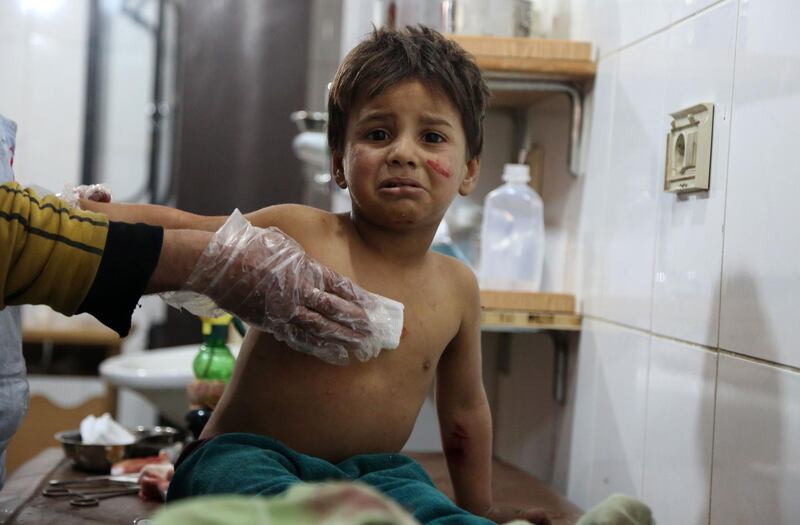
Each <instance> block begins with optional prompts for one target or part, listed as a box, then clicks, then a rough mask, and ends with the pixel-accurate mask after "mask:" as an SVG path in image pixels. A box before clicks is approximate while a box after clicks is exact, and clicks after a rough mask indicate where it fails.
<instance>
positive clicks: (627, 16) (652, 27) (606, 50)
mask: <svg viewBox="0 0 800 525" xmlns="http://www.w3.org/2000/svg"><path fill="white" fill-rule="evenodd" d="M674 1H675V0H572V7H571V11H570V18H571V25H572V29H571V38H573V39H576V40H588V41H590V42H592V43H594V44H595V45H596V46H597V49H598V51H599V53H600V55H601V56H607V55H608V54H610V53H612V52H614V51H617V50H619V49H620V48H621V47H624V46H628V45H630V44H632V43H634V42H635V41H637V40H640V39H642V38H645V37H646V36H648V35H651V34H653V33H655V32H657V31H658V30H660V29H663V28H665V27H667V26H668V25H669V23H670V18H671V14H672V3H673V2H674Z"/></svg>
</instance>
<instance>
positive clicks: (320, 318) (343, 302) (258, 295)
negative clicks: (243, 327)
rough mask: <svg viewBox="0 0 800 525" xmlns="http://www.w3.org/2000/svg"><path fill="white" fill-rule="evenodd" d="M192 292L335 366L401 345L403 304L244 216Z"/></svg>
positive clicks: (212, 245)
mask: <svg viewBox="0 0 800 525" xmlns="http://www.w3.org/2000/svg"><path fill="white" fill-rule="evenodd" d="M185 288H186V289H188V290H191V291H194V292H197V293H200V294H203V295H205V296H207V297H209V298H211V299H212V300H213V301H214V302H215V303H216V305H218V306H219V307H221V308H223V309H225V310H227V311H230V312H232V313H234V314H236V315H237V316H239V317H240V318H241V319H242V320H243V321H245V322H247V323H248V324H251V325H253V326H255V327H257V328H260V329H262V330H265V331H267V332H270V333H272V334H273V335H274V336H275V337H276V338H277V339H278V340H280V341H284V342H286V343H287V344H288V345H289V346H290V347H291V348H293V349H295V350H298V351H301V352H304V353H308V354H312V355H315V356H317V357H319V358H320V359H322V360H324V361H326V362H329V363H333V364H347V363H348V361H349V354H350V353H351V352H353V353H354V354H355V355H356V357H357V358H358V359H359V360H362V361H365V360H367V359H371V358H373V357H375V356H377V355H378V353H380V351H381V349H383V348H395V347H397V345H398V344H399V340H400V331H401V330H402V305H401V304H400V303H397V302H395V301H391V300H389V299H386V298H383V297H380V296H378V295H375V294H372V293H370V292H367V291H366V290H364V289H362V288H360V287H359V286H358V285H356V284H354V283H353V282H352V281H350V280H349V279H347V278H346V277H344V276H342V275H339V274H337V273H336V272H333V271H332V270H330V269H328V268H326V267H324V266H322V265H321V264H319V263H318V262H317V261H315V260H313V259H311V258H310V257H308V255H306V253H305V251H304V250H303V248H302V247H301V246H300V245H299V244H298V243H297V242H296V241H294V240H293V239H292V238H290V237H288V236H287V235H286V234H284V233H283V232H282V231H280V230H279V229H277V228H256V227H254V226H252V225H251V224H250V223H249V222H247V220H246V219H245V218H244V217H243V216H242V215H241V214H239V213H238V212H236V213H234V215H232V216H231V218H230V219H229V220H228V221H227V222H226V223H225V225H224V226H223V227H222V228H220V230H219V231H218V232H217V233H216V234H215V235H214V237H213V238H212V240H211V242H209V244H208V246H207V247H206V249H205V251H204V252H203V254H202V255H201V256H200V258H199V259H198V261H197V264H196V265H195V269H194V271H193V272H192V275H191V277H190V278H189V280H188V282H187V283H186V286H185ZM178 298H179V301H178V303H179V304H178V305H179V306H183V307H187V309H189V310H190V311H193V312H195V313H197V312H196V311H194V310H193V308H192V306H191V305H189V304H186V302H185V301H181V300H180V296H178ZM168 302H171V303H173V304H174V303H175V301H174V300H170V299H168Z"/></svg>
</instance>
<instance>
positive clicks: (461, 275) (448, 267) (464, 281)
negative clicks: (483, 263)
mask: <svg viewBox="0 0 800 525" xmlns="http://www.w3.org/2000/svg"><path fill="white" fill-rule="evenodd" d="M432 255H433V256H434V257H435V260H436V267H437V270H436V272H437V274H438V275H437V276H436V277H437V278H439V279H443V280H444V282H446V283H447V286H448V288H450V292H451V293H453V294H454V296H455V297H458V299H459V300H460V301H462V304H464V305H465V306H468V305H470V306H471V305H472V304H474V303H475V302H477V303H478V304H480V288H479V287H478V279H477V277H475V272H473V271H472V269H471V268H470V267H469V266H467V265H466V264H464V263H462V262H461V261H459V260H458V259H456V258H455V257H450V256H447V255H442V254H440V253H435V252H433V253H432Z"/></svg>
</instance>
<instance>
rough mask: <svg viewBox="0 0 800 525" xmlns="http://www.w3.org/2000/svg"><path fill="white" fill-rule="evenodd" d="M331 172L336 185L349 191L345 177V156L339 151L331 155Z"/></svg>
mask: <svg viewBox="0 0 800 525" xmlns="http://www.w3.org/2000/svg"><path fill="white" fill-rule="evenodd" d="M331 170H332V171H333V173H332V175H333V180H334V181H335V182H336V185H337V186H339V187H340V188H342V189H343V190H344V189H347V179H345V177H344V155H342V154H341V153H339V152H338V151H334V152H332V153H331Z"/></svg>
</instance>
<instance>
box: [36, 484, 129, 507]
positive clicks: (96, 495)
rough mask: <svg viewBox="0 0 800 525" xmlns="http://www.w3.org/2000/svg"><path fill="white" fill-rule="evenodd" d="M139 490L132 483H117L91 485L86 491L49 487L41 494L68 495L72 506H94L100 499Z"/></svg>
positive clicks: (50, 495)
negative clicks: (106, 485) (116, 484)
mask: <svg viewBox="0 0 800 525" xmlns="http://www.w3.org/2000/svg"><path fill="white" fill-rule="evenodd" d="M138 492H139V486H138V485H136V486H133V485H130V484H128V485H119V486H116V487H114V486H110V487H105V488H102V487H93V488H87V489H86V492H81V491H77V490H72V489H69V488H65V487H50V488H46V489H44V490H43V491H42V496H45V497H47V498H60V497H65V496H67V497H69V496H72V497H73V498H72V499H71V500H70V501H69V504H70V505H72V506H73V507H96V506H97V505H99V504H100V500H101V499H107V498H116V497H117V496H126V495H129V494H136V493H138Z"/></svg>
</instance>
